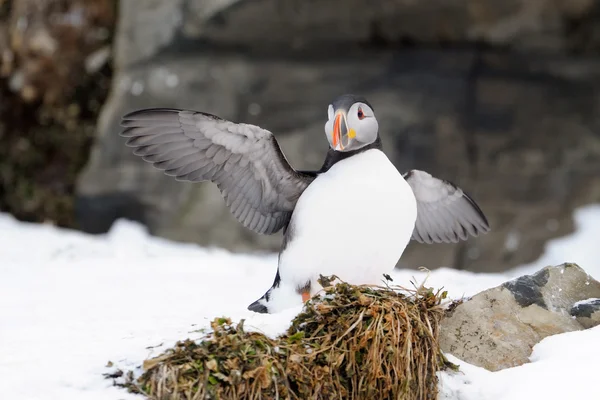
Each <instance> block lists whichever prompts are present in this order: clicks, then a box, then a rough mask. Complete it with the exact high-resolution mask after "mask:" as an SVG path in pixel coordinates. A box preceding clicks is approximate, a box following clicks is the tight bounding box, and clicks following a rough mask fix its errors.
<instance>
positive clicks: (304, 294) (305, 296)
mask: <svg viewBox="0 0 600 400" xmlns="http://www.w3.org/2000/svg"><path fill="white" fill-rule="evenodd" d="M309 300H310V292H302V302H303V303H306V302H307V301H309Z"/></svg>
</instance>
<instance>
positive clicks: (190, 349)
mask: <svg viewBox="0 0 600 400" xmlns="http://www.w3.org/2000/svg"><path fill="white" fill-rule="evenodd" d="M321 282H322V283H323V284H324V285H325V289H324V294H323V295H321V296H317V297H315V298H313V299H312V300H310V301H309V302H308V303H307V304H306V306H305V308H304V310H303V311H302V312H301V313H300V314H299V315H298V316H297V317H296V318H295V319H294V320H293V321H292V325H291V327H290V328H289V329H288V331H287V333H286V334H285V335H283V336H281V337H279V338H278V339H271V338H269V337H266V336H265V335H263V334H261V333H256V332H246V331H245V330H244V326H243V321H242V322H240V323H239V324H237V325H233V324H232V323H231V321H230V320H229V319H226V318H219V319H215V320H214V321H213V322H212V328H213V332H212V333H211V334H209V335H207V336H206V337H205V338H204V340H202V341H200V342H199V343H197V342H194V341H191V340H186V341H183V342H179V343H177V345H176V346H175V347H174V348H173V349H170V350H168V351H166V352H165V353H164V354H162V355H161V356H159V357H157V358H154V359H151V360H147V361H146V362H145V363H144V370H145V372H144V373H143V375H142V376H141V377H140V378H139V379H138V380H137V381H135V382H133V381H132V382H130V383H129V385H128V387H129V389H130V390H133V391H135V392H138V393H142V394H145V395H146V396H148V397H150V398H152V399H160V400H166V399H169V400H171V399H172V400H180V399H181V400H183V399H185V400H191V399H207V398H210V399H308V398H310V399H340V398H343V399H367V398H369V399H435V398H436V397H437V377H436V372H437V371H438V370H439V369H441V368H442V367H443V366H444V364H445V363H446V360H445V359H444V357H443V355H442V353H441V351H440V349H439V347H438V344H437V338H438V331H439V322H440V320H441V318H442V314H443V310H442V308H441V307H440V306H439V304H440V301H441V300H442V299H443V298H444V297H445V294H444V293H439V292H437V293H434V292H433V291H432V290H430V289H425V288H423V287H421V288H418V289H416V290H412V291H409V292H406V289H403V290H404V294H401V293H399V290H398V289H401V288H399V287H375V286H353V285H349V284H347V283H343V282H341V283H337V284H335V285H331V284H330V281H329V280H326V279H325V278H322V281H321Z"/></svg>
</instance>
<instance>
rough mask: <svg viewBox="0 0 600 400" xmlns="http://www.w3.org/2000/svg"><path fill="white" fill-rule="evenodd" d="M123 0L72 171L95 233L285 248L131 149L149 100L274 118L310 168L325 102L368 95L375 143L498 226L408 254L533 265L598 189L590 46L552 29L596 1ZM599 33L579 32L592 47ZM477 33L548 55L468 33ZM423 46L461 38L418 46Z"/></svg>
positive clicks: (316, 160) (599, 139) (297, 158)
mask: <svg viewBox="0 0 600 400" xmlns="http://www.w3.org/2000/svg"><path fill="white" fill-rule="evenodd" d="M167 3H168V4H167ZM120 4H121V9H120V23H119V29H118V33H117V37H116V49H115V52H116V54H117V57H116V68H117V73H116V77H115V79H114V82H113V89H112V94H111V96H110V99H109V101H108V102H107V103H106V105H105V107H104V110H103V113H102V116H101V118H100V121H99V129H98V137H97V141H96V146H95V148H94V151H93V154H92V157H91V159H90V162H89V163H88V166H87V168H86V171H85V173H84V174H82V175H81V176H80V179H79V184H78V199H77V204H78V210H79V212H78V219H79V222H80V225H81V227H82V228H83V229H84V230H87V231H90V232H102V231H105V230H106V229H108V227H109V226H110V224H111V223H112V221H113V220H114V219H115V218H117V217H127V218H132V219H137V220H142V221H144V222H145V223H147V224H148V226H149V227H150V229H151V231H152V232H153V233H154V234H158V235H162V236H167V237H169V238H174V239H180V240H186V241H194V242H198V243H201V244H204V245H219V246H224V247H226V248H230V249H235V250H262V249H268V250H277V249H278V248H279V244H280V237H279V235H276V236H275V237H264V236H258V235H254V234H253V233H251V232H250V231H247V230H246V229H244V228H243V227H242V226H241V225H240V224H239V223H237V221H235V220H234V219H233V217H231V216H230V214H229V211H228V210H227V208H226V207H225V206H224V204H223V201H222V200H221V198H220V195H219V193H218V191H217V190H216V188H215V187H214V186H213V185H211V184H201V185H191V184H186V183H180V182H176V181H174V180H173V179H171V178H168V177H165V176H163V175H162V173H161V172H160V171H157V170H154V169H153V168H152V167H151V166H150V165H147V164H146V163H144V162H143V161H141V160H139V159H138V158H136V157H134V156H132V155H131V151H130V150H129V149H128V148H126V147H125V146H124V142H125V141H124V140H123V139H122V138H120V137H119V136H118V132H119V131H120V128H119V126H118V124H119V120H120V118H121V116H122V115H123V114H124V113H126V112H128V111H131V110H133V109H136V108H142V107H161V106H165V107H181V108H189V109H195V110H202V111H206V112H211V113H215V114H217V115H219V116H221V117H223V118H228V119H232V120H234V121H240V122H247V123H252V124H257V125H260V126H262V127H265V128H267V129H269V130H271V131H272V132H274V133H275V135H276V136H277V138H278V140H279V141H280V143H281V146H282V148H283V150H284V152H285V153H286V155H287V156H288V159H289V160H290V162H291V163H292V164H293V165H294V166H296V167H298V168H303V169H306V168H315V167H318V166H320V163H321V160H322V159H323V157H324V154H325V146H326V142H325V139H324V137H323V125H324V123H325V118H326V107H327V104H328V103H329V102H330V101H331V100H332V99H333V98H334V97H335V96H337V95H339V94H341V93H348V92H356V93H360V94H363V95H365V96H366V97H367V98H368V99H369V100H370V101H371V103H372V104H373V105H374V107H375V110H376V113H377V117H378V120H379V122H380V128H381V133H382V137H383V139H384V147H385V151H386V153H387V154H388V155H389V156H390V158H391V159H392V161H393V162H394V163H395V165H396V166H397V167H398V168H399V169H400V170H401V171H406V170H407V169H410V168H420V169H425V170H427V171H429V172H431V173H432V174H435V175H437V176H439V177H441V178H444V179H448V180H451V181H454V182H455V183H456V184H458V185H460V186H461V187H463V188H464V189H465V190H467V191H468V192H469V193H470V194H471V195H473V196H474V197H475V199H476V200H477V201H478V202H479V203H480V205H481V206H482V208H483V210H484V211H485V213H486V215H487V216H488V217H489V220H490V223H491V226H492V232H491V233H489V234H487V235H485V236H483V237H481V238H477V239H471V240H469V241H468V242H463V243H460V244H457V245H434V246H423V245H417V244H412V245H411V246H410V247H409V249H408V250H407V252H406V253H405V256H404V257H403V259H402V260H401V265H402V266H410V267H417V266H421V265H423V266H427V267H429V268H435V267H437V266H439V265H452V266H454V267H456V268H465V269H471V270H479V271H483V270H488V271H491V270H503V269H506V268H508V267H511V266H514V265H518V264H521V263H526V262H529V261H532V260H534V259H535V258H537V257H538V256H539V254H540V253H541V251H542V250H543V246H544V243H545V242H546V240H548V239H549V238H553V237H557V236H560V235H564V234H567V233H569V232H570V231H571V230H572V220H571V215H572V210H573V209H574V208H575V207H577V206H581V205H584V204H587V203H590V202H596V201H600V176H598V174H597V171H598V170H600V134H599V132H600V120H599V119H598V118H597V115H598V113H599V110H600V97H599V96H598V93H599V92H600V58H598V57H595V56H592V55H589V56H583V55H581V56H577V57H575V56H570V55H567V54H566V53H565V51H566V49H567V48H570V47H569V46H570V45H568V43H570V42H569V41H570V40H571V39H570V36H568V35H567V34H566V33H565V31H563V30H562V28H563V25H564V24H565V23H566V22H565V21H567V20H569V18H572V19H573V18H574V19H575V20H576V21H580V19H582V18H583V20H582V21H583V22H582V21H580V22H579V23H578V24H577V27H578V28H577V29H579V30H581V29H584V28H585V29H584V30H585V32H588V30H589V29H592V31H593V29H595V28H590V26H592V25H593V24H592V25H590V24H589V23H588V22H586V21H588V20H587V19H585V18H588V19H590V18H591V19H592V20H594V19H593V18H595V17H593V16H594V15H595V14H594V13H593V12H591V11H590V10H591V9H592V8H593V7H595V5H594V4H596V3H590V2H589V1H585V0H581V1H577V2H566V1H565V2H548V1H534V2H525V1H511V2H508V3H502V4H500V3H497V2H491V1H477V2H475V1H457V2H453V3H452V4H451V5H449V4H448V3H447V2H440V1H436V2H434V3H430V2H421V3H419V2H408V1H407V2H392V1H377V2H364V1H362V2H361V1H358V0H352V1H350V2H348V4H346V3H345V6H344V7H343V8H340V7H339V6H336V5H339V3H335V4H334V2H332V1H322V2H314V1H308V2H306V1H285V2H274V1H266V0H254V1H243V0H240V1H234V0H212V1H209V2H200V1H194V0H187V1H184V0H180V1H174V2H158V1H139V0H123V1H122V2H121V3H120ZM276 4H277V5H276ZM352 10H361V12H360V13H355V12H352ZM584 14H585V15H586V17H585V18H584V17H583V15H584ZM364 16H369V18H364ZM442 17H443V23H442V22H440V21H442ZM578 18H579V19H578ZM599 20H600V18H599ZM594 21H595V20H594ZM392 22H394V23H392ZM331 26H336V29H335V30H332V29H330V28H331ZM593 26H596V25H593ZM424 27H427V28H426V29H424ZM573 29H575V28H573ZM586 29H587V30H586ZM509 31H510V32H509ZM444 32H445V33H444ZM494 32H495V33H494ZM502 32H504V33H502ZM511 32H512V33H511ZM590 32H591V31H590ZM592 33H593V32H592ZM592 33H590V34H589V35H584V36H585V37H586V38H588V39H586V40H587V42H586V43H587V44H586V46H588V47H590V46H591V48H593V46H594V45H593V44H590V43H595V42H594V40H595V39H593V38H595V36H594V34H592ZM482 38H483V39H484V41H488V39H489V42H490V43H503V44H509V45H511V46H513V45H514V46H515V47H517V48H521V47H526V48H528V49H538V50H540V49H541V48H544V49H546V50H548V49H550V50H548V52H546V53H538V54H529V53H519V52H506V51H501V50H495V49H482V48H481V47H480V46H479V45H463V44H464V43H467V44H468V43H469V42H470V41H473V40H475V39H477V40H479V39H482ZM486 38H487V39H486ZM498 38H499V39H498ZM492 39H493V40H492ZM555 39H556V40H555ZM590 41H591V42H590ZM433 42H436V43H446V44H448V43H450V44H452V43H455V44H461V45H460V46H461V48H460V49H459V48H439V47H438V48H435V47H431V46H430V49H419V48H418V46H419V45H420V44H421V43H433ZM538 42H539V43H541V44H543V46H542V47H539V46H538V45H537V44H536V43H538ZM405 45H410V46H408V47H407V46H405ZM411 46H412V47H411ZM540 46H541V45H540ZM586 48H587V47H586ZM340 49H343V50H341V51H340ZM546 50H544V51H546ZM540 51H541V50H540ZM332 54H333V55H334V56H333V57H332ZM549 200H551V201H549Z"/></svg>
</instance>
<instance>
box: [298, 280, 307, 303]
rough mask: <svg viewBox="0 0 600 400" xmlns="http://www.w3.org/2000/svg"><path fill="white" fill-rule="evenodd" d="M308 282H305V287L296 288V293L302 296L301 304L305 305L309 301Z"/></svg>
mask: <svg viewBox="0 0 600 400" xmlns="http://www.w3.org/2000/svg"><path fill="white" fill-rule="evenodd" d="M310 286H311V285H310V281H308V282H306V285H304V286H300V287H298V289H296V291H297V292H298V294H300V295H301V296H302V302H303V303H306V302H307V301H309V300H310Z"/></svg>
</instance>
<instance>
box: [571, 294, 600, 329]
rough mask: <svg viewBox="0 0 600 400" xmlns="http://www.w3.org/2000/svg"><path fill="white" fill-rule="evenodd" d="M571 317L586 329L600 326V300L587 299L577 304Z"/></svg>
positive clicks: (572, 309)
mask: <svg viewBox="0 0 600 400" xmlns="http://www.w3.org/2000/svg"><path fill="white" fill-rule="evenodd" d="M571 315H572V316H573V317H575V318H576V319H577V322H579V323H580V324H581V325H583V326H584V327H585V328H593V327H594V326H596V325H600V299H594V298H591V299H587V300H582V301H580V302H577V303H575V305H573V308H571Z"/></svg>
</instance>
